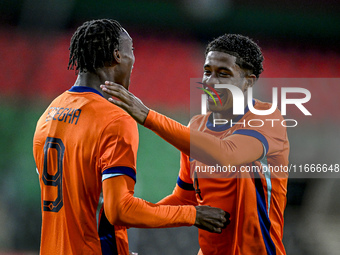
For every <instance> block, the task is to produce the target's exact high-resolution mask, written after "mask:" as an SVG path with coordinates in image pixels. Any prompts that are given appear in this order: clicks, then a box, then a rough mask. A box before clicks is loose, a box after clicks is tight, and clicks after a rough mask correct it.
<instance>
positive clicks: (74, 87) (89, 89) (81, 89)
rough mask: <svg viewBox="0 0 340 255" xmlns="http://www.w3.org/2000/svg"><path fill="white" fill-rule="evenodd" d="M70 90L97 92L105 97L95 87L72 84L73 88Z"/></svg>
mask: <svg viewBox="0 0 340 255" xmlns="http://www.w3.org/2000/svg"><path fill="white" fill-rule="evenodd" d="M68 91H70V92H78V93H79V92H80V93H81V92H92V93H96V94H98V95H99V96H101V97H104V96H103V95H102V94H101V93H100V92H99V91H98V90H96V89H94V88H90V87H85V86H72V88H70V89H69V90H68Z"/></svg>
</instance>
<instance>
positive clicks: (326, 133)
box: [0, 0, 340, 255]
mask: <svg viewBox="0 0 340 255" xmlns="http://www.w3.org/2000/svg"><path fill="white" fill-rule="evenodd" d="M339 11H340V2H339V1H337V0H324V1H319V0H294V1H293V0H277V1H270V0H252V1H251V0H243V1H240V0H229V1H228V0H209V1H208V0H182V1H180V0H168V1H149V0H139V1H133V0H126V1H113V0H102V1H93V0H1V2H0V89H1V90H0V91H1V92H0V141H1V142H0V254H16V255H18V254H38V250H39V240H40V224H41V212H40V189H39V182H38V176H37V174H36V171H35V164H34V160H33V156H32V139H33V133H34V130H35V124H36V121H37V120H38V118H39V116H40V115H41V114H42V113H43V111H44V110H45V109H46V107H47V106H48V104H49V103H50V101H51V100H52V99H53V98H54V97H56V96H57V95H59V94H60V93H62V92H63V91H65V90H67V89H69V88H70V87H71V86H72V85H73V83H74V81H75V78H76V76H75V73H74V71H68V70H67V64H68V54H69V52H68V47H69V42H70V38H71V36H72V33H73V32H74V31H75V29H76V28H77V27H78V26H79V25H81V24H82V23H83V22H84V21H86V20H90V19H97V18H113V19H116V20H118V21H119V22H120V23H121V24H122V26H123V27H125V28H126V29H127V30H128V31H129V33H130V35H131V36H132V38H133V41H134V47H135V57H136V63H135V65H134V69H133V73H132V79H131V86H130V90H131V91H132V92H133V93H135V94H136V95H137V96H138V97H140V98H141V99H142V100H143V101H144V103H145V104H146V105H148V106H149V107H151V108H153V109H155V110H157V111H160V112H162V113H165V114H167V115H169V116H171V117H173V118H174V119H176V120H178V121H180V122H182V123H183V124H187V122H188V121H189V118H190V104H189V92H190V91H189V84H190V78H199V77H201V76H202V65H203V61H204V49H205V46H206V45H207V43H208V42H209V41H210V40H212V39H213V38H215V37H217V36H219V35H221V34H223V33H241V34H244V35H247V36H249V37H251V38H253V39H254V40H255V41H256V42H257V43H258V44H259V45H260V46H261V47H262V49H263V53H264V57H265V62H264V69H265V71H264V72H263V74H262V77H265V78H312V79H311V80H313V79H316V78H318V79H317V80H316V81H317V82H315V83H314V85H311V87H310V88H311V90H312V91H313V92H312V101H313V102H315V103H316V107H314V108H313V109H314V110H313V112H312V114H313V116H312V118H309V119H306V120H305V119H304V120H303V122H302V123H301V125H299V127H298V128H294V129H289V130H288V132H289V139H290V143H291V155H290V162H291V163H292V164H296V165H299V164H306V163H327V164H335V163H340V161H339V142H340V139H339V132H338V130H339V128H338V127H339V110H338V109H339V108H340V107H339V106H340V105H339V100H338V96H339V92H340V89H339V86H338V85H337V83H338V81H339V80H338V79H336V78H340V47H339V45H340V15H339ZM320 78H324V79H320ZM311 80H309V81H311ZM328 82H329V84H328ZM311 83H312V82H311ZM325 83H326V84H325ZM305 87H306V88H309V87H308V84H307V85H306V86H305ZM268 89H269V91H270V85H268ZM259 91H260V92H261V93H262V92H263V93H265V92H266V91H268V90H267V89H265V88H262V89H261V90H259ZM261 93H260V94H259V98H260V99H262V98H261ZM139 131H140V147H139V154H138V162H137V163H138V174H137V184H136V196H138V197H142V198H144V199H146V200H148V201H151V202H157V201H159V200H160V199H161V198H163V197H164V196H166V195H167V194H170V193H171V192H172V189H173V188H174V185H175V183H176V179H177V175H178V170H179V152H178V151H177V150H176V149H174V148H173V147H171V146H170V145H168V144H167V143H165V142H164V141H163V140H161V139H160V138H159V137H157V136H156V135H155V134H153V133H152V132H151V131H149V130H146V129H145V128H143V127H140V126H139ZM291 177H292V178H290V180H289V184H288V194H287V209H286V212H285V232H284V243H285V247H286V250H287V254H311V255H313V254H339V250H340V247H339V243H340V242H339V239H340V238H339V237H340V232H339V229H340V228H339V227H340V220H339V215H340V199H338V194H339V192H340V185H339V181H338V179H337V178H336V176H335V178H334V176H332V178H319V179H316V178H309V177H310V176H303V177H307V178H301V177H299V178H294V175H292V176H291ZM129 239H130V246H131V250H133V251H136V252H139V254H140V255H142V254H163V255H164V254H197V251H198V242H197V230H196V229H195V228H194V227H191V228H178V229H156V230H150V229H130V230H129Z"/></svg>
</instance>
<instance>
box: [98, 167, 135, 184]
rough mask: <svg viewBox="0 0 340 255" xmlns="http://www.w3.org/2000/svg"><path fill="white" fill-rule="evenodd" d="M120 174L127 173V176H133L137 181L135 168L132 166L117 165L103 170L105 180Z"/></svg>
mask: <svg viewBox="0 0 340 255" xmlns="http://www.w3.org/2000/svg"><path fill="white" fill-rule="evenodd" d="M118 175H127V176H129V177H131V178H132V179H133V180H134V181H135V182H136V173H135V170H133V169H132V168H130V167H127V166H115V167H111V168H108V169H105V170H104V171H103V177H102V180H105V179H107V178H110V177H115V176H118Z"/></svg>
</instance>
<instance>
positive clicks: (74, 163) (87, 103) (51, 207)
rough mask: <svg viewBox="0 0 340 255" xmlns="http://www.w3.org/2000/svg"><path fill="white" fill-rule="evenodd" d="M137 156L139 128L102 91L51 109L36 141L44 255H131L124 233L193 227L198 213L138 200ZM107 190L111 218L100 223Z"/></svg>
mask: <svg viewBox="0 0 340 255" xmlns="http://www.w3.org/2000/svg"><path fill="white" fill-rule="evenodd" d="M137 150H138V130H137V124H136V122H135V121H134V120H133V119H132V118H131V117H130V116H129V115H128V114H127V113H126V112H125V111H123V110H122V109H120V108H119V107H117V106H115V105H113V104H111V103H110V102H108V101H107V100H106V99H105V98H104V97H102V95H101V94H100V93H99V92H98V91H97V90H95V89H92V88H89V87H72V88H71V89H70V90H69V91H66V92H64V93H63V94H62V95H60V96H59V97H58V98H56V99H55V100H54V101H53V102H52V103H51V105H50V106H49V107H48V108H47V110H46V111H45V112H44V114H43V115H42V116H41V117H40V119H39V121H38V123H37V127H36V132H35V135H34V140H33V154H34V158H35V162H36V166H37V170H38V173H39V181H40V187H41V203H42V230H41V245H40V253H41V254H96V255H97V254H110V255H112V254H120V255H127V254H129V247H128V238H127V231H126V226H131V227H176V226H191V225H193V224H194V222H195V218H196V210H195V207H193V206H159V205H154V204H151V203H149V202H146V201H144V200H142V199H139V198H135V197H133V193H134V185H135V181H136V158H137ZM113 177H114V178H113ZM102 183H103V184H102ZM102 188H103V197H104V207H105V213H103V210H101V213H100V215H98V217H97V215H96V212H97V207H98V205H99V200H100V193H101V191H102ZM97 221H99V224H97ZM112 222H114V225H112V224H111V223H112Z"/></svg>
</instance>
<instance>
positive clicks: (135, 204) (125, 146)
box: [97, 114, 226, 232]
mask: <svg viewBox="0 0 340 255" xmlns="http://www.w3.org/2000/svg"><path fill="white" fill-rule="evenodd" d="M137 149H138V130H137V124H136V122H135V121H134V120H133V119H132V118H131V117H130V116H128V115H125V114H124V115H120V116H119V117H117V118H116V119H113V120H112V122H111V123H110V124H109V125H107V126H106V128H105V130H103V132H102V135H101V137H100V139H98V149H97V151H98V168H99V169H100V171H101V173H102V180H103V185H102V186H103V196H104V209H105V210H104V211H105V215H106V217H107V219H108V220H109V222H110V223H112V224H116V225H124V226H130V227H143V228H155V227H176V226H191V225H194V224H195V226H197V227H200V228H204V229H207V230H209V231H212V232H220V231H221V227H222V226H223V224H224V223H225V222H226V218H225V214H226V213H225V212H224V211H222V210H221V209H218V208H211V207H200V208H198V207H196V208H195V207H194V206H161V205H155V204H152V203H149V202H147V201H144V200H142V199H140V198H136V197H134V196H133V194H134V185H135V180H136V171H135V169H136V158H137Z"/></svg>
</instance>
